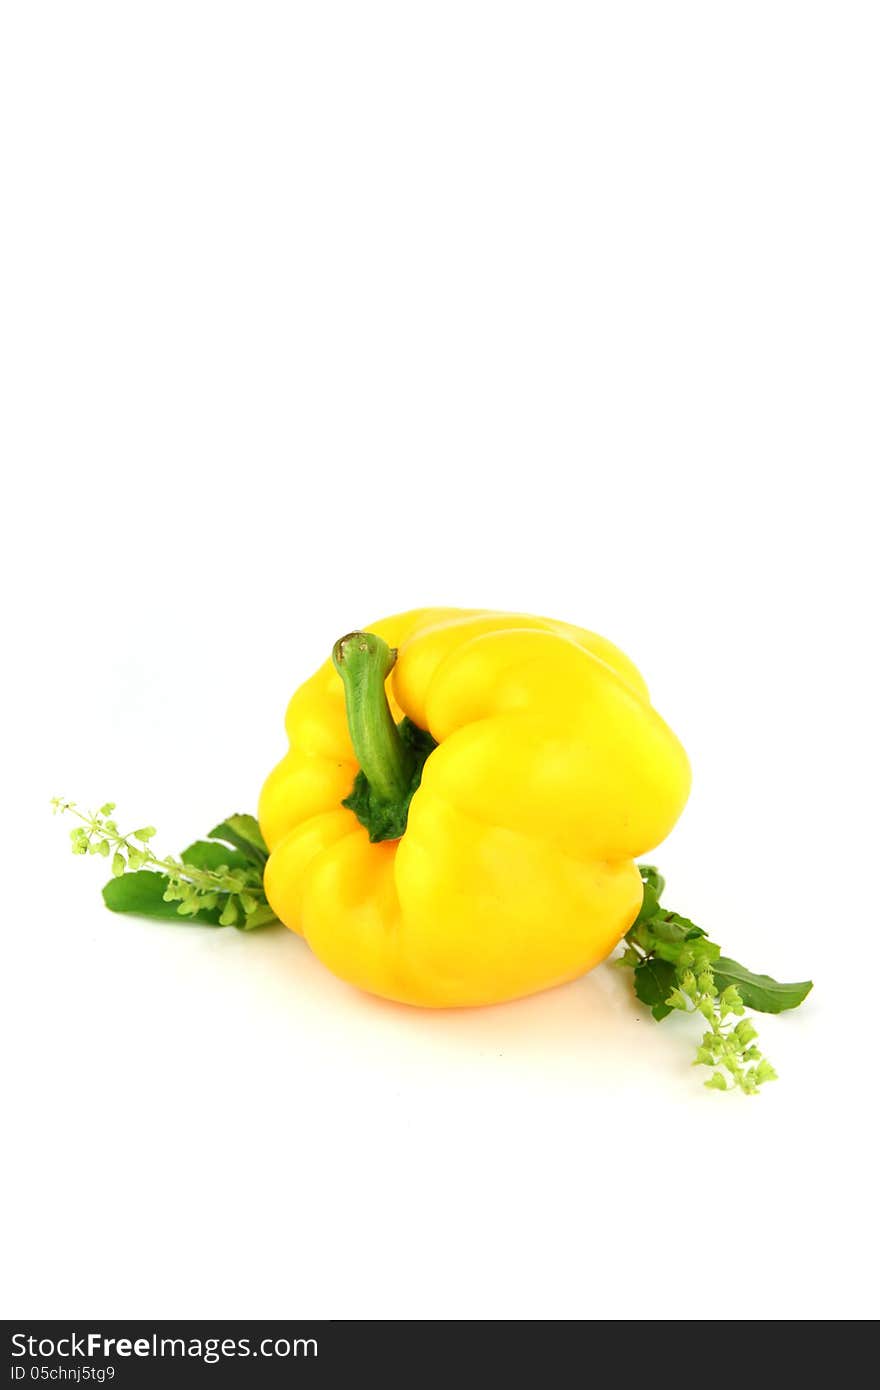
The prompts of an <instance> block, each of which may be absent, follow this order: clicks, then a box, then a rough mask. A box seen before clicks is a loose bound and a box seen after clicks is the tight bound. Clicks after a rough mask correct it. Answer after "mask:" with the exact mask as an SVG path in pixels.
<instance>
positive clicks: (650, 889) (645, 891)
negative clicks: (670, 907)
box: [636, 864, 666, 922]
mask: <svg viewBox="0 0 880 1390" xmlns="http://www.w3.org/2000/svg"><path fill="white" fill-rule="evenodd" d="M639 873H640V874H641V876H642V905H641V907H640V908H639V915H638V917H637V918H636V921H637V922H647V921H648V920H649V918H651V917H653V916H654V914H655V913H656V912H657V909H658V907H659V905H660V895H661V893H662V892H663V889H664V888H665V887H666V879H665V878H664V877H663V875H662V874H661V873H660V871H659V869H655V868H654V865H653V864H640V865H639Z"/></svg>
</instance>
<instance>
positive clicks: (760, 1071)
mask: <svg viewBox="0 0 880 1390" xmlns="http://www.w3.org/2000/svg"><path fill="white" fill-rule="evenodd" d="M755 1080H756V1081H757V1083H758V1085H759V1086H763V1084H764V1082H765V1081H778V1080H779V1077H778V1076H777V1075H776V1072H775V1071H774V1069H773V1067H771V1065H770V1063H769V1062H768V1061H767V1058H766V1057H762V1059H761V1061H760V1062H759V1063H758V1065H757V1067H756V1068H755Z"/></svg>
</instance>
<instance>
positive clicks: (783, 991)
mask: <svg viewBox="0 0 880 1390" xmlns="http://www.w3.org/2000/svg"><path fill="white" fill-rule="evenodd" d="M712 970H713V973H714V975H715V983H716V984H717V985H718V988H719V989H721V990H724V989H727V988H728V987H729V986H730V985H734V986H735V987H736V990H737V993H738V994H739V997H740V999H741V1000H742V1001H743V1003H744V1004H745V1005H746V1006H747V1008H749V1009H755V1010H756V1011H757V1012H758V1013H760V1014H781V1013H784V1012H785V1010H786V1009H796V1008H797V1006H798V1004H802V1003H803V1002H804V1000H805V999H806V997H807V995H808V994H809V992H810V990H811V989H812V988H813V981H812V980H800V981H798V982H797V983H796V984H788V985H785V984H780V982H779V981H778V980H774V979H773V978H772V977H771V976H770V975H753V974H752V972H751V970H746V968H745V966H744V965H740V964H739V962H738V961H735V960H730V958H729V957H728V956H719V957H718V959H717V960H716V961H713V963H712Z"/></svg>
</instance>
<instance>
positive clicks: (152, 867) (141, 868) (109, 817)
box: [52, 796, 278, 931]
mask: <svg viewBox="0 0 880 1390" xmlns="http://www.w3.org/2000/svg"><path fill="white" fill-rule="evenodd" d="M52 809H53V811H55V812H56V814H57V813H62V814H68V815H72V816H74V817H76V819H77V820H78V821H80V824H79V825H78V826H76V827H75V828H74V829H73V830H71V832H70V840H71V848H72V850H73V852H74V854H98V855H100V856H101V857H102V858H104V859H108V858H109V859H110V861H111V869H112V873H113V877H112V878H111V879H110V882H109V883H107V884H106V885H105V887H104V902H105V903H106V904H107V906H108V907H109V908H110V909H111V911H113V912H133V913H137V914H139V915H141V916H146V917H163V918H166V919H169V918H177V919H178V920H179V919H181V918H183V919H185V920H188V921H192V922H200V923H202V924H203V925H207V926H217V927H239V928H241V930H243V931H254V930H255V929H256V928H257V927H265V926H269V925H271V924H272V923H273V922H276V921H277V920H278V919H277V918H276V916H275V914H274V912H273V911H272V909H271V907H270V906H269V904H268V902H267V900H266V893H265V890H264V888H263V869H264V867H265V864H266V860H267V858H268V855H269V851H268V849H267V847H266V843H265V841H264V839H263V837H262V835H261V834H260V827H259V826H258V824H257V822H256V820H255V819H254V817H253V816H246V815H234V816H228V817H227V819H226V820H225V821H221V823H220V824H219V825H217V826H215V827H214V829H213V830H212V831H210V833H209V834H208V836H207V838H206V839H204V840H196V841H195V842H194V843H193V844H191V845H190V846H189V847H188V848H187V849H185V850H184V851H183V852H182V853H181V854H180V855H179V856H177V855H172V854H169V855H165V856H164V857H163V858H160V857H159V856H158V855H157V854H155V853H154V852H153V850H152V849H151V848H150V841H151V840H152V839H153V837H154V835H155V834H156V828H155V826H152V825H145V826H142V827H141V828H140V829H138V830H130V831H126V832H124V833H123V832H122V831H121V830H120V829H119V826H118V824H117V823H116V821H115V820H114V819H113V812H114V811H115V809H116V805H115V802H113V801H107V802H105V803H104V805H103V806H102V807H101V808H100V810H99V811H82V810H80V809H79V807H78V806H77V804H76V802H75V801H66V800H65V799H64V798H63V797H60V796H58V797H55V798H53V801H52Z"/></svg>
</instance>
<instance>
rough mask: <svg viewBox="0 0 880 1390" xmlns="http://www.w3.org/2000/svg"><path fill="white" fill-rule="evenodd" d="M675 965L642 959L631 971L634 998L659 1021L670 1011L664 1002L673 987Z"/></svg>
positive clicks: (663, 961) (662, 961)
mask: <svg viewBox="0 0 880 1390" xmlns="http://www.w3.org/2000/svg"><path fill="white" fill-rule="evenodd" d="M675 982H676V973H675V966H673V965H670V963H669V961H665V960H644V961H642V963H641V965H639V966H637V967H636V969H635V970H634V971H633V983H634V984H635V989H636V998H638V999H641V1001H642V1003H643V1004H647V1005H648V1006H649V1007H650V1009H651V1013H652V1014H653V1015H654V1017H655V1018H656V1020H657V1022H658V1023H659V1022H660V1020H661V1019H664V1018H666V1016H667V1014H671V1013H672V1009H671V1008H670V1006H669V1005H668V1004H667V1003H666V1000H667V999H668V998H669V996H670V994H671V993H672V991H673V989H674V988H675Z"/></svg>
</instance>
